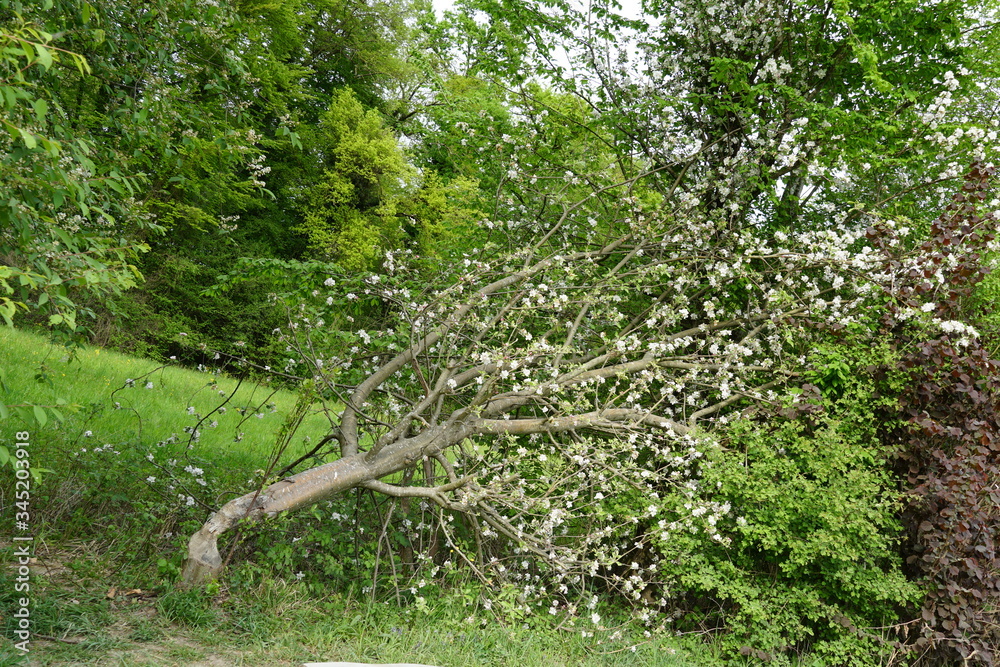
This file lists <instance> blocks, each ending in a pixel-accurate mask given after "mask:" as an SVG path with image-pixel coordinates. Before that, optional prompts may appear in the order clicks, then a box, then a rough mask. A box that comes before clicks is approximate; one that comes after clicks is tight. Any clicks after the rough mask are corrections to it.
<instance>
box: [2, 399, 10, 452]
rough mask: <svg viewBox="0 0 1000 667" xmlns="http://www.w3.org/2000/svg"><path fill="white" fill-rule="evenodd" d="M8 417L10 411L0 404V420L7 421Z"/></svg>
mask: <svg viewBox="0 0 1000 667" xmlns="http://www.w3.org/2000/svg"><path fill="white" fill-rule="evenodd" d="M8 417H10V410H8V409H7V406H6V405H4V404H3V403H0V419H7V418H8ZM0 465H2V464H0Z"/></svg>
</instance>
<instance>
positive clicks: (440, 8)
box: [433, 0, 642, 18]
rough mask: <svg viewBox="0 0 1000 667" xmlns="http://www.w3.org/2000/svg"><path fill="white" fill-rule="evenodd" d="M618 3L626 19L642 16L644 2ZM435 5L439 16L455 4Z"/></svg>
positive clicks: (441, 1) (447, 0)
mask: <svg viewBox="0 0 1000 667" xmlns="http://www.w3.org/2000/svg"><path fill="white" fill-rule="evenodd" d="M618 2H619V3H620V4H621V6H622V10H621V13H622V15H623V16H625V17H626V18H637V17H638V16H639V15H640V14H642V0H618ZM433 3H434V10H435V11H436V12H437V14H438V16H440V15H441V14H442V13H443V12H445V11H446V10H448V9H450V8H451V6H452V4H453V2H452V0H433Z"/></svg>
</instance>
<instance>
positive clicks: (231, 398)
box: [0, 327, 329, 469]
mask: <svg viewBox="0 0 1000 667" xmlns="http://www.w3.org/2000/svg"><path fill="white" fill-rule="evenodd" d="M0 369H2V370H3V380H4V385H5V387H4V389H3V390H2V393H0V397H2V401H3V402H4V403H6V404H7V405H9V406H28V405H38V406H43V409H44V410H45V412H46V418H47V423H46V425H45V426H42V427H39V425H38V422H37V420H36V419H34V417H33V416H34V414H35V411H33V410H30V411H29V409H28V408H22V409H21V411H20V412H21V413H22V414H21V415H20V417H19V414H18V411H17V410H12V411H11V413H12V414H11V416H10V417H9V421H8V422H7V424H9V425H8V426H7V428H8V429H11V430H13V429H14V428H17V429H19V430H20V429H27V430H29V432H33V433H35V434H36V437H43V438H49V439H57V440H59V441H60V442H61V443H62V445H63V446H72V447H76V448H79V449H84V448H88V449H93V448H94V447H95V446H100V445H103V444H107V443H112V444H114V445H119V444H125V443H130V444H132V445H133V446H139V447H149V446H155V445H156V444H157V443H160V442H163V441H166V440H168V439H170V438H171V436H173V439H174V440H175V441H176V444H178V447H176V448H175V449H177V450H178V451H179V450H180V449H182V448H183V447H186V445H187V443H188V441H189V437H188V435H187V434H185V427H188V428H191V427H194V426H195V425H196V424H197V423H198V417H200V416H207V419H206V420H205V421H204V422H202V424H201V426H200V427H199V432H200V434H201V437H200V440H199V441H198V442H197V443H196V444H195V447H194V449H193V450H191V451H193V452H195V453H197V454H201V455H206V456H207V455H210V456H211V457H212V458H213V459H214V460H215V461H216V463H218V464H226V465H246V466H253V467H262V466H263V465H265V464H266V462H267V460H268V456H269V454H270V453H271V451H272V449H273V447H274V444H275V441H276V435H277V433H278V432H279V430H280V429H281V426H282V424H283V422H284V420H285V418H286V417H287V416H288V415H289V414H290V413H291V412H292V411H293V409H294V407H295V402H296V396H295V394H293V393H291V392H288V391H284V390H277V391H276V390H273V389H271V388H268V387H266V386H261V385H258V384H256V383H254V382H244V383H242V384H240V383H239V382H238V381H237V380H235V379H232V378H229V377H225V376H222V375H214V374H212V373H210V372H197V371H192V370H188V369H184V368H179V367H170V366H167V367H164V366H162V365H161V364H158V363H156V362H153V361H150V360H145V359H136V358H133V357H127V356H125V355H121V354H117V353H114V352H109V351H106V350H102V349H101V348H95V347H84V348H82V349H81V350H79V351H78V353H77V354H76V356H75V358H70V357H69V355H68V353H67V351H66V350H65V349H64V348H61V347H57V346H54V345H52V344H50V343H49V342H48V341H47V340H46V339H45V338H44V337H41V336H38V335H36V334H32V333H29V332H25V331H20V330H17V329H11V328H9V327H2V328H0ZM129 380H131V381H132V382H131V383H130V382H129ZM147 387H149V388H147ZM220 407H221V408H223V410H224V412H222V413H220V412H219V411H218V409H219V408H220ZM53 409H54V410H55V411H57V412H54V411H53ZM189 412H193V413H194V414H189ZM57 414H62V415H63V416H64V417H66V419H65V421H63V422H62V423H61V424H60V423H58V420H57V419H56V415H57ZM25 417H26V418H25ZM212 422H217V424H218V425H217V426H215V427H212V426H211V423H212ZM0 424H3V422H0ZM88 432H89V435H87V433H88ZM328 432H329V424H328V421H327V420H326V419H325V418H324V417H323V416H322V415H320V414H315V413H314V414H311V415H309V416H307V417H306V419H305V421H304V423H303V425H302V427H301V428H300V429H299V430H298V432H297V434H296V438H295V439H294V440H293V442H292V448H290V449H289V451H288V452H287V454H286V455H285V456H284V457H283V458H284V460H286V461H287V460H290V459H291V458H292V457H293V456H297V455H299V454H301V453H302V452H303V451H305V449H306V448H305V445H304V444H303V443H304V438H306V437H308V438H310V439H311V440H312V441H316V440H318V439H319V438H321V437H323V436H324V435H326V433H328ZM169 444H174V443H168V445H169ZM168 449H169V446H168ZM35 465H39V466H41V467H48V468H51V465H46V464H45V463H44V462H38V461H36V462H35ZM251 469H253V468H251Z"/></svg>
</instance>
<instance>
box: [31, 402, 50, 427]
mask: <svg viewBox="0 0 1000 667" xmlns="http://www.w3.org/2000/svg"><path fill="white" fill-rule="evenodd" d="M31 411H32V412H33V413H34V414H35V420H36V421H38V425H39V426H45V424H46V423H48V421H49V416H48V415H47V414H45V408H43V407H42V406H40V405H35V406H32V408H31Z"/></svg>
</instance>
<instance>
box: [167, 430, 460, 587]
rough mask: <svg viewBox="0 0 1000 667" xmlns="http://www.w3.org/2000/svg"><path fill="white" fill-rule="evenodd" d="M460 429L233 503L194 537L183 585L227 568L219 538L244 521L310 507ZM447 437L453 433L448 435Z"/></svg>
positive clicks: (408, 460) (400, 464)
mask: <svg viewBox="0 0 1000 667" xmlns="http://www.w3.org/2000/svg"><path fill="white" fill-rule="evenodd" d="M461 430H462V429H450V430H449V433H447V434H445V432H444V429H443V428H441V427H437V428H429V429H427V430H425V431H423V432H422V433H420V434H419V435H416V436H414V437H412V438H405V439H403V440H400V441H399V442H397V443H394V444H393V445H391V446H388V447H385V448H384V449H382V450H381V451H379V452H378V454H376V455H374V456H372V455H371V454H370V453H361V454H355V455H354V456H348V457H345V458H342V459H338V460H336V461H333V462H332V463H327V464H325V465H322V466H318V467H316V468H311V469H309V470H306V471H304V472H300V473H298V474H297V475H293V476H291V477H286V478H285V479H283V480H281V481H279V482H275V483H274V484H271V485H270V486H268V487H267V488H264V489H261V490H258V491H254V492H251V493H248V494H246V495H244V496H240V497H239V498H236V499H235V500H231V501H229V502H228V503H226V504H225V505H224V506H223V507H222V508H221V509H219V511H217V512H215V513H214V514H213V515H212V516H210V517H209V519H208V521H206V522H205V525H203V526H202V527H201V530H199V531H198V532H197V533H195V534H194V535H192V536H191V539H190V541H189V542H188V556H187V560H186V561H185V562H184V570H183V572H182V574H181V582H180V583H181V586H184V587H190V586H197V585H199V584H202V583H204V582H206V581H208V580H210V579H214V578H216V577H217V576H218V574H219V573H220V572H221V570H222V566H223V562H222V556H221V555H220V554H219V546H218V540H219V536H220V535H222V533H224V532H226V531H227V530H229V529H230V528H232V527H233V526H235V525H236V524H237V523H239V522H240V521H242V520H244V519H249V520H255V519H259V518H262V517H265V516H269V517H270V516H274V515H276V514H278V513H279V512H284V511H288V510H295V509H299V508H301V507H306V506H308V505H312V504H313V503H317V502H319V501H321V500H323V499H324V498H328V497H330V496H332V495H335V494H337V493H340V492H343V491H348V490H350V489H353V488H356V487H358V486H361V485H363V484H365V483H366V482H371V481H373V480H377V479H380V478H382V477H385V476H386V475H391V474H393V473H396V472H399V471H401V470H404V469H405V468H407V467H409V466H411V465H413V463H414V462H415V461H419V460H420V459H421V458H422V457H423V456H428V455H434V454H436V453H438V452H440V451H441V449H443V448H444V447H446V446H447V445H448V444H451V443H452V442H454V441H455V436H456V435H457V432H458V431H461ZM445 435H450V436H452V437H444V436H445ZM458 439H461V438H460V437H459V438H458Z"/></svg>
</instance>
